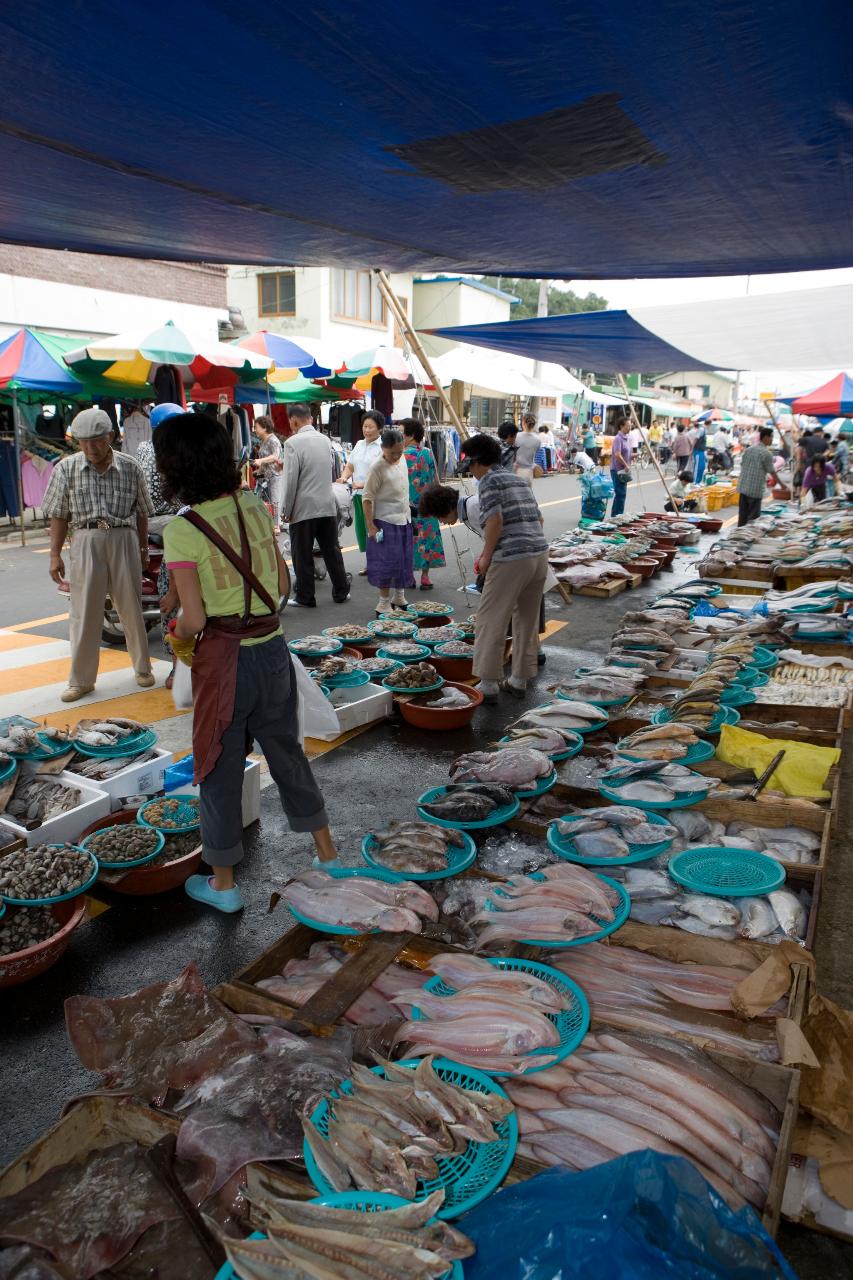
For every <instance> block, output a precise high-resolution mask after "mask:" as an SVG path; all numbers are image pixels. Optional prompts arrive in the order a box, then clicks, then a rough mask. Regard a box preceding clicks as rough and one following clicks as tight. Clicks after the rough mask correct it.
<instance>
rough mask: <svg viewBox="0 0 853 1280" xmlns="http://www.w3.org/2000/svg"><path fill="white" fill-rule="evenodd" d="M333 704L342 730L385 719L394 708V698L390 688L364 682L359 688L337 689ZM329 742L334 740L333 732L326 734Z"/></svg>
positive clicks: (345, 730) (342, 731) (343, 731)
mask: <svg viewBox="0 0 853 1280" xmlns="http://www.w3.org/2000/svg"><path fill="white" fill-rule="evenodd" d="M332 706H333V707H334V710H335V713H336V715H337V717H338V724H339V725H340V732H341V733H346V732H347V730H349V729H359V728H361V726H362V725H365V724H372V723H373V721H374V720H384V719H386V717H387V716H390V714H391V712H392V711H393V710H394V698H393V696H392V694H391V692H390V691H389V690H388V689H383V688H382V686H381V685H378V684H373V683H370V684H363V685H359V687H358V688H357V689H335V691H334V695H333V698H332ZM325 740H326V741H327V742H331V741H333V740H334V739H333V737H332V735H331V734H329V735H327V736H326V739H325Z"/></svg>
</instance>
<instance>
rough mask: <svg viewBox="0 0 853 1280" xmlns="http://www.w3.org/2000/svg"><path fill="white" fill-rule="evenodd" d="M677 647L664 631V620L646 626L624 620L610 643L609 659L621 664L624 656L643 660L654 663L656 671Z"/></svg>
mask: <svg viewBox="0 0 853 1280" xmlns="http://www.w3.org/2000/svg"><path fill="white" fill-rule="evenodd" d="M675 647H676V646H675V641H674V640H673V638H672V636H671V635H670V634H669V632H668V631H666V630H665V629H664V623H663V621H662V620H661V621H660V622H658V621H656V622H655V623H654V624H647V625H645V626H638V625H637V623H635V622H631V623H626V622H625V621H624V620H623V622H622V623H621V625H620V627H619V629H618V631H616V633H615V635H614V636H613V639H612V640H611V642H610V654H609V658H610V661H611V662H612V661H613V659H614V658H618V659H619V661H620V662H621V660H622V658H623V656H624V657H629V658H630V657H634V658H642V659H644V660H645V661H646V662H650V663H652V664H653V667H652V669H654V667H657V666H659V665H660V663H661V662H664V661H665V660H666V659H667V658H668V657H669V655H670V654H671V653H672V652H673V650H674V649H675Z"/></svg>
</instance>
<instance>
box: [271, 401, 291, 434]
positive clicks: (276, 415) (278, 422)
mask: <svg viewBox="0 0 853 1280" xmlns="http://www.w3.org/2000/svg"><path fill="white" fill-rule="evenodd" d="M269 416H270V417H271V418H272V421H273V426H274V427H275V433H276V435H277V436H281V438H282V440H286V439H287V438H288V436H292V435H293V427H292V426H291V425H290V415H289V414H288V412H287V405H286V404H274V405H273V406H272V408H271V409H270V412H269Z"/></svg>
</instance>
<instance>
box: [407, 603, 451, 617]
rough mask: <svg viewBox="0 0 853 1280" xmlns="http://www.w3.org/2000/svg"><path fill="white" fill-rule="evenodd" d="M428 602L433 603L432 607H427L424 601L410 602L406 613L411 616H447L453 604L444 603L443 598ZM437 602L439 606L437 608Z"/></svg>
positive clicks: (449, 614)
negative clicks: (422, 602) (419, 602)
mask: <svg viewBox="0 0 853 1280" xmlns="http://www.w3.org/2000/svg"><path fill="white" fill-rule="evenodd" d="M430 604H431V605H433V607H432V608H428V607H427V606H426V603H424V604H410V605H409V606H408V607H407V609H406V613H410V614H411V615H412V617H413V618H449V617H450V616H451V614H452V613H453V605H452V604H445V603H444V601H443V600H442V601H439V600H435V601H430ZM439 604H440V605H441V608H438V605H439Z"/></svg>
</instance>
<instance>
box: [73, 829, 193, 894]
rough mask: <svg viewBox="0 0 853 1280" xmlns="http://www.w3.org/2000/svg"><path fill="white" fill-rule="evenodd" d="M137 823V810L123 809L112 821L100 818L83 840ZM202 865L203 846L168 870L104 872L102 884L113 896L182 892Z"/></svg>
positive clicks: (100, 878)
mask: <svg viewBox="0 0 853 1280" xmlns="http://www.w3.org/2000/svg"><path fill="white" fill-rule="evenodd" d="M135 821H136V810H135V809H121V810H120V811H119V812H118V813H112V814H110V816H109V817H108V818H99V819H98V821H97V822H92V823H90V824H89V826H88V827H87V828H86V830H85V831H84V832H82V834H81V836H80V839H81V840H82V839H84V838H85V837H86V836H90V835H91V834H92V833H93V832H94V831H100V830H102V828H104V827H116V826H121V825H123V824H124V823H130V822H135ZM200 863H201V845H200V844H199V845H198V846H197V847H196V848H195V849H191V850H190V852H189V853H185V854H184V856H183V857H182V858H177V859H176V860H175V861H174V862H168V863H166V865H165V867H146V866H142V867H131V869H130V870H129V871H124V872H121V871H102V872H101V874H100V875H99V876H98V881H99V883H101V884H103V885H105V886H106V887H107V888H108V889H112V891H113V893H124V894H130V895H131V896H133V897H142V896H143V895H145V896H147V895H150V894H154V893H168V892H169V890H170V889H178V888H180V886H181V885H182V884H183V883H184V882H185V881H186V880H188V879H189V878H190V876H194V875H195V873H196V872H197V871H198V869H199V865H200Z"/></svg>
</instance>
